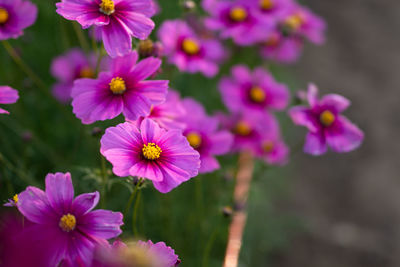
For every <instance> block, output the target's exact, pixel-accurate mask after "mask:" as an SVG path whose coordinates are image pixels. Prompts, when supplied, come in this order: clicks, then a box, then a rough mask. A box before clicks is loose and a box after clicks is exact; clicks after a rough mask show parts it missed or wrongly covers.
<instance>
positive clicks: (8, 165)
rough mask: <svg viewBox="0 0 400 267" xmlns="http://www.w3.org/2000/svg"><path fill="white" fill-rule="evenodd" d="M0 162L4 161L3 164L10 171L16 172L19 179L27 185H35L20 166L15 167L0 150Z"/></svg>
mask: <svg viewBox="0 0 400 267" xmlns="http://www.w3.org/2000/svg"><path fill="white" fill-rule="evenodd" d="M0 163H4V166H5V167H6V168H8V169H9V170H10V171H12V172H14V173H16V174H17V175H18V176H19V177H20V178H21V180H23V181H24V182H25V183H26V184H28V185H36V182H35V181H34V180H33V179H32V178H30V177H29V176H28V175H26V174H25V173H24V172H23V171H22V170H21V169H20V168H17V167H15V166H14V165H13V164H12V163H11V162H10V161H9V160H8V159H7V158H6V157H5V156H4V155H3V154H2V153H1V152H0Z"/></svg>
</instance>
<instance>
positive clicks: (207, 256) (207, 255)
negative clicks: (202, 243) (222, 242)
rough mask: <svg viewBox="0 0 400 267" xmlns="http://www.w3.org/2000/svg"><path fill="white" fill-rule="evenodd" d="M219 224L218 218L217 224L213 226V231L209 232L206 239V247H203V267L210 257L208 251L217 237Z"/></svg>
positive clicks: (205, 266)
mask: <svg viewBox="0 0 400 267" xmlns="http://www.w3.org/2000/svg"><path fill="white" fill-rule="evenodd" d="M219 225H220V220H218V223H217V225H216V226H215V229H214V231H213V232H212V233H211V235H210V238H209V239H208V241H207V244H206V247H205V249H204V254H203V265H202V266H203V267H207V266H209V265H208V260H209V258H210V252H211V249H212V246H213V244H214V241H215V239H216V237H217V234H218V231H219Z"/></svg>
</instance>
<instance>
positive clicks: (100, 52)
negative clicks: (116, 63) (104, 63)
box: [96, 47, 103, 76]
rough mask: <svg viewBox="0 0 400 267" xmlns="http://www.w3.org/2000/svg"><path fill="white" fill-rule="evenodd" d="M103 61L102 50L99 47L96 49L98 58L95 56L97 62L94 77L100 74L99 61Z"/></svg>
mask: <svg viewBox="0 0 400 267" xmlns="http://www.w3.org/2000/svg"><path fill="white" fill-rule="evenodd" d="M102 59H103V49H102V48H101V47H100V48H99V49H98V56H97V62H96V76H97V75H98V74H99V72H100V66H101V60H102Z"/></svg>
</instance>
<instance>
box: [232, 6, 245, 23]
mask: <svg viewBox="0 0 400 267" xmlns="http://www.w3.org/2000/svg"><path fill="white" fill-rule="evenodd" d="M229 16H230V18H231V19H232V20H233V21H237V22H241V21H244V20H245V19H246V18H247V11H246V10H245V9H244V8H242V7H234V8H232V9H231V11H230V13H229Z"/></svg>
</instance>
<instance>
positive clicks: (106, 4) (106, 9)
mask: <svg viewBox="0 0 400 267" xmlns="http://www.w3.org/2000/svg"><path fill="white" fill-rule="evenodd" d="M100 11H101V12H102V13H104V14H106V15H111V14H112V13H114V12H115V4H114V1H113V0H101V4H100Z"/></svg>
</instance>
